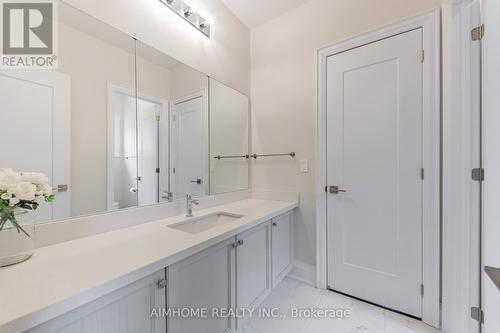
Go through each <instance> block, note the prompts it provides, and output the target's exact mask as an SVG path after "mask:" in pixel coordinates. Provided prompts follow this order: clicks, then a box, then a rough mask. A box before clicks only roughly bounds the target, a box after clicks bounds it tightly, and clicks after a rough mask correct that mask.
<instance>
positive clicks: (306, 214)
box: [251, 0, 441, 264]
mask: <svg viewBox="0 0 500 333" xmlns="http://www.w3.org/2000/svg"><path fill="white" fill-rule="evenodd" d="M440 5H441V0H405V1H401V0H377V1H374V0H369V1H368V0H349V1H346V0H311V1H309V2H307V3H305V4H304V5H302V6H300V7H298V8H296V9H294V10H292V11H289V12H287V13H285V14H283V15H281V16H280V17H278V18H276V19H274V20H272V21H270V22H268V23H266V24H264V25H261V26H259V27H257V28H255V29H253V30H252V31H251V69H252V72H251V90H252V95H251V101H252V107H253V110H252V111H253V118H252V126H253V127H252V146H253V147H252V151H253V152H257V153H268V152H278V153H284V152H290V151H295V152H296V153H297V157H296V159H295V160H290V159H287V158H284V159H279V160H278V159H276V160H275V159H273V160H265V159H261V160H257V161H256V162H255V163H254V164H253V165H252V187H253V188H254V189H274V190H289V191H300V194H301V205H300V208H299V210H298V212H297V214H296V215H295V216H296V221H295V232H294V234H295V259H296V260H299V261H302V262H305V263H308V264H315V251H316V244H315V213H314V159H315V119H316V51H317V49H318V48H320V47H322V46H325V45H329V44H333V43H335V42H337V41H340V40H342V39H345V38H348V37H350V36H354V35H356V34H359V33H362V32H365V31H367V30H371V29H373V28H376V27H378V26H381V25H384V24H387V23H390V22H394V21H397V20H399V19H401V18H404V17H409V16H413V15H416V14H418V13H420V12H423V11H426V10H429V9H431V8H435V7H439V6H440ZM300 159H308V160H309V170H310V171H309V173H300V172H299V161H300Z"/></svg>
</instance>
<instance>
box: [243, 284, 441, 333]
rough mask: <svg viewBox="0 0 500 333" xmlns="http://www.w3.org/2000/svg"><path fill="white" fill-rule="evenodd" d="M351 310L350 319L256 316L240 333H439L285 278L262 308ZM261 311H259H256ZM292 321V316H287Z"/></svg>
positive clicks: (416, 323) (349, 299)
mask: <svg viewBox="0 0 500 333" xmlns="http://www.w3.org/2000/svg"><path fill="white" fill-rule="evenodd" d="M310 307H314V308H324V309H339V308H341V309H349V310H350V314H351V315H350V318H345V319H324V318H281V317H280V318H272V319H270V318H259V317H258V316H254V317H253V318H252V319H251V320H250V321H249V323H248V324H247V325H245V326H243V327H242V328H241V329H240V330H238V333H415V332H417V333H438V332H439V331H438V330H436V329H433V328H431V327H429V326H427V325H425V324H424V323H422V322H421V321H418V320H415V319H412V318H408V317H405V316H403V315H400V314H397V313H394V312H392V311H388V310H384V309H382V308H379V307H377V306H373V305H370V304H367V303H364V302H361V301H358V300H355V299H352V298H349V297H346V296H343V295H340V294H337V293H334V292H331V291H324V290H318V289H315V288H313V287H311V286H309V285H307V284H304V283H302V282H299V281H296V280H293V279H290V278H285V279H284V280H283V282H281V283H280V284H279V285H278V286H277V287H276V288H275V289H274V290H273V292H272V294H271V295H269V297H267V298H266V299H265V300H264V302H263V303H262V304H261V306H260V308H268V309H272V308H279V309H281V311H280V313H281V314H285V313H289V314H290V313H291V312H289V311H292V310H289V309H293V308H300V309H305V308H310ZM255 311H258V310H255ZM288 316H289V317H290V315H288Z"/></svg>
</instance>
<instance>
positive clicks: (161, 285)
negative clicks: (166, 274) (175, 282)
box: [156, 279, 167, 289]
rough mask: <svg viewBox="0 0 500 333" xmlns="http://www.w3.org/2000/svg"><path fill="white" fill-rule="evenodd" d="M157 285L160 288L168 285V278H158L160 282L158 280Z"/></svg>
mask: <svg viewBox="0 0 500 333" xmlns="http://www.w3.org/2000/svg"><path fill="white" fill-rule="evenodd" d="M156 286H157V287H158V289H163V288H165V287H166V286H167V280H166V279H161V280H158V282H156Z"/></svg>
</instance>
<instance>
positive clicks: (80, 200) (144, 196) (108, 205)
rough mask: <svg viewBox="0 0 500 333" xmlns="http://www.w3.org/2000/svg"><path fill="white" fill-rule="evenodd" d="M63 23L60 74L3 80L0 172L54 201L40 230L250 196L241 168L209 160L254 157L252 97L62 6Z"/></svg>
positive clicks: (6, 74) (20, 74)
mask: <svg viewBox="0 0 500 333" xmlns="http://www.w3.org/2000/svg"><path fill="white" fill-rule="evenodd" d="M59 21H60V22H59V55H58V57H59V66H58V68H57V69H55V70H12V69H11V70H0V89H1V90H2V94H0V115H1V120H2V121H0V139H1V140H2V141H3V142H10V143H11V144H12V145H13V146H12V149H4V150H2V154H0V168H12V169H15V170H18V171H34V172H42V173H44V174H46V175H47V176H48V177H49V179H50V181H51V183H52V186H53V190H54V194H55V195H56V200H55V202H54V203H51V204H47V205H44V206H41V207H40V209H39V210H37V212H36V216H37V222H46V221H51V220H57V219H64V218H69V217H73V216H80V215H88V214H96V213H102V212H106V211H112V210H118V209H124V208H131V207H137V206H146V205H153V204H157V203H162V202H167V201H173V200H180V199H184V197H185V195H186V194H191V195H193V196H198V197H199V196H204V195H209V194H218V193H224V192H230V191H237V190H243V189H247V188H248V161H247V160H246V159H240V160H216V159H214V158H213V157H214V156H216V155H227V154H248V112H249V109H248V98H247V97H246V96H244V95H243V94H240V93H238V92H236V91H235V90H233V89H231V88H228V87H226V86H225V85H223V84H221V83H219V82H217V81H215V80H212V79H209V78H208V76H207V75H205V74H203V73H200V72H198V71H196V70H194V69H192V68H190V67H188V66H186V65H184V64H182V63H180V62H179V61H177V60H175V59H173V58H171V57H169V56H167V55H165V54H163V53H161V52H160V51H158V50H156V49H154V48H152V47H149V46H148V45H145V44H144V43H141V42H140V41H136V40H134V39H133V38H131V37H130V36H128V35H127V34H125V33H123V32H121V31H119V30H116V29H114V28H112V27H110V26H109V25H107V24H105V23H103V22H101V21H99V20H97V19H95V18H93V17H91V16H89V15H87V14H85V13H83V12H81V11H79V10H77V9H75V8H73V7H71V6H69V5H67V4H65V3H63V2H61V3H60V6H59ZM198 51H199V50H193V52H198ZM209 81H210V82H209ZM14 147H15V149H14Z"/></svg>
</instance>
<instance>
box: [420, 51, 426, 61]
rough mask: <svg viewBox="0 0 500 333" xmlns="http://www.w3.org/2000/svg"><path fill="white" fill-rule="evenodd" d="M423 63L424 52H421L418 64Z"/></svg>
mask: <svg viewBox="0 0 500 333" xmlns="http://www.w3.org/2000/svg"><path fill="white" fill-rule="evenodd" d="M424 61H425V50H422V53H420V62H421V63H424Z"/></svg>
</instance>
